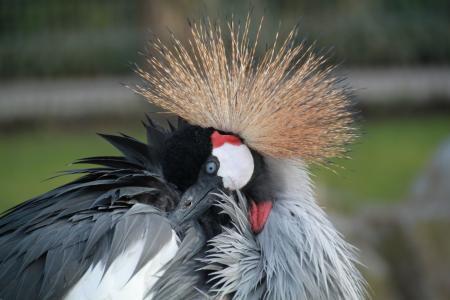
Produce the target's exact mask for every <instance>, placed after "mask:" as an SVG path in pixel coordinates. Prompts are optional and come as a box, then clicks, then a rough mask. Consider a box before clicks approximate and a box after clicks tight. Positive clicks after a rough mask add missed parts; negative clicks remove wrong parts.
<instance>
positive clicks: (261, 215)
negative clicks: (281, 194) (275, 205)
mask: <svg viewBox="0 0 450 300" xmlns="http://www.w3.org/2000/svg"><path fill="white" fill-rule="evenodd" d="M271 210H272V201H262V202H255V201H251V202H250V210H249V213H248V215H249V216H248V218H249V221H250V226H251V228H252V231H253V232H254V233H255V234H258V233H260V232H261V231H262V230H263V228H264V225H265V224H266V222H267V218H268V217H269V214H270V211H271Z"/></svg>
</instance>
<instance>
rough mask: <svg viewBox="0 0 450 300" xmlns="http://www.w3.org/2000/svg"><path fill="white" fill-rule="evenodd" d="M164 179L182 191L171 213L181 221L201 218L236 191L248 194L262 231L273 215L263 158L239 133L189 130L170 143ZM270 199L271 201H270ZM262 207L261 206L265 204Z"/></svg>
mask: <svg viewBox="0 0 450 300" xmlns="http://www.w3.org/2000/svg"><path fill="white" fill-rule="evenodd" d="M165 148H166V152H165V158H164V160H163V173H164V177H165V178H166V179H167V180H168V181H169V182H171V183H173V184H175V185H176V186H177V187H178V189H179V190H180V191H181V192H182V197H181V200H180V202H179V205H178V207H177V209H176V210H175V211H174V212H173V213H172V214H171V218H172V220H173V221H174V222H176V223H179V224H181V223H184V222H186V221H187V220H190V219H195V218H198V217H199V216H201V215H203V214H204V213H205V211H206V210H208V209H209V208H210V207H211V206H212V205H213V204H214V202H215V201H216V200H217V196H218V194H220V193H232V192H234V191H236V190H241V191H244V192H245V193H248V194H249V196H250V197H251V199H252V202H251V203H250V205H251V206H250V208H251V209H250V212H249V221H250V224H251V225H252V227H253V230H254V231H255V232H259V231H260V230H261V229H262V227H263V226H264V223H265V221H266V219H267V217H268V214H269V212H270V208H271V204H268V203H270V202H267V201H263V200H267V199H264V198H266V196H267V193H265V192H264V191H265V190H267V191H268V189H264V186H263V185H261V188H257V187H256V185H258V183H259V181H260V179H261V178H262V177H264V163H263V158H262V156H261V155H259V154H258V153H257V152H255V151H252V150H251V149H250V148H249V147H248V146H247V145H245V142H244V141H243V140H242V139H241V138H240V137H238V136H237V135H233V134H227V133H223V132H219V131H218V130H215V129H212V128H201V127H198V126H185V127H184V128H182V129H180V130H178V131H176V132H175V133H174V134H173V135H172V136H171V137H170V138H169V139H168V140H167V142H166V147H165ZM267 198H270V197H267ZM260 204H261V205H260Z"/></svg>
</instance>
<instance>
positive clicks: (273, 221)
mask: <svg viewBox="0 0 450 300" xmlns="http://www.w3.org/2000/svg"><path fill="white" fill-rule="evenodd" d="M239 30H240V29H239V28H236V27H235V25H234V23H230V24H229V33H230V36H229V38H230V40H231V46H230V50H227V49H226V47H225V42H224V38H223V36H222V34H223V33H222V31H221V29H220V27H219V28H216V27H214V26H213V25H210V24H209V25H206V27H202V26H198V25H193V27H192V35H193V39H192V40H191V43H190V44H189V45H190V47H191V49H186V48H184V46H182V44H181V42H179V41H178V40H176V39H175V40H174V49H172V50H171V49H168V48H167V47H165V46H164V45H162V44H161V43H160V42H159V41H157V42H156V43H155V46H154V48H155V50H156V52H157V56H155V57H151V58H149V59H148V63H149V66H150V69H151V72H146V71H143V70H141V69H139V70H138V73H139V74H140V75H141V76H142V78H143V79H144V80H145V82H146V84H147V86H141V87H137V88H136V91H137V92H138V93H140V94H142V95H144V96H145V97H146V98H148V99H149V101H151V102H153V103H155V104H157V105H159V106H161V107H162V108H164V109H167V110H169V111H170V112H172V113H174V114H176V115H178V116H179V117H180V120H185V122H184V121H183V122H180V123H179V125H178V126H172V125H170V129H168V130H166V129H162V128H160V127H159V126H156V125H153V123H152V122H151V121H149V123H148V124H146V125H145V127H146V129H147V136H148V143H147V144H144V143H141V142H139V141H137V140H135V139H133V138H131V137H129V136H125V135H122V136H109V135H104V137H105V138H106V139H107V140H108V141H109V142H110V143H111V144H113V145H114V146H115V147H116V148H117V149H118V150H119V151H120V152H121V153H122V155H123V156H117V157H105V156H100V157H91V158H86V159H81V160H79V161H78V162H80V163H88V164H94V165H97V166H96V167H92V168H86V169H81V170H75V171H70V172H68V173H69V174H84V175H83V176H81V177H80V178H79V179H76V180H75V181H73V182H71V183H69V184H66V185H64V186H62V187H60V188H57V189H55V190H53V191H51V192H48V193H46V194H44V195H42V196H39V197H37V198H34V199H32V200H29V201H27V202H25V203H23V204H20V205H19V206H17V207H15V208H13V209H11V210H10V211H8V212H6V213H5V214H4V215H3V216H2V217H1V218H0V299H3V298H4V299H61V298H63V299H71V300H72V299H202V298H217V299H227V298H230V299H362V298H363V297H364V293H365V292H364V280H363V279H362V277H361V275H360V273H359V272H358V270H357V268H356V267H355V263H356V258H355V255H354V251H353V248H352V247H351V246H349V245H348V244H347V243H346V242H345V241H344V240H343V239H342V237H341V235H340V234H339V233H338V232H337V231H336V229H335V228H334V227H333V225H332V224H331V223H330V222H329V221H328V219H327V217H326V215H325V213H324V212H323V210H322V209H321V208H320V207H319V206H318V204H317V203H316V201H315V199H314V192H313V187H312V184H311V180H310V177H309V174H308V167H307V166H308V163H312V162H316V163H320V164H323V163H324V162H325V161H326V160H327V159H328V158H330V157H334V156H340V155H342V153H343V151H344V149H345V147H344V146H345V144H347V143H349V142H351V141H352V139H353V136H354V135H353V131H352V128H351V114H350V113H349V112H348V110H347V109H348V99H347V93H346V91H345V89H344V88H342V87H338V86H337V85H336V82H337V79H335V78H334V77H332V76H331V73H330V72H331V71H330V69H324V70H322V69H321V66H322V64H323V59H322V58H316V57H314V56H313V55H312V54H311V53H310V52H309V51H306V52H305V53H304V51H302V50H303V48H302V47H301V46H292V42H293V34H291V35H290V36H289V37H288V39H287V40H286V41H285V42H284V43H282V44H281V46H280V47H279V49H278V50H276V43H275V45H274V46H273V48H271V49H269V50H268V52H267V54H265V55H264V56H263V57H262V59H261V62H260V63H259V64H256V65H255V61H254V60H255V58H254V55H255V49H256V44H255V45H253V46H250V44H249V42H248V35H249V22H247V23H246V24H245V26H244V30H243V32H240V31H239ZM258 33H259V30H258ZM158 55H159V56H158ZM299 56H300V57H299ZM305 57H306V58H305ZM303 58H305V59H304V60H303Z"/></svg>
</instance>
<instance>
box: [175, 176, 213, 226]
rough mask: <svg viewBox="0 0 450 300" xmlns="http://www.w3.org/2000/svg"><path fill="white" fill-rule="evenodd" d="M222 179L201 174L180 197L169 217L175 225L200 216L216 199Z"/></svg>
mask: <svg viewBox="0 0 450 300" xmlns="http://www.w3.org/2000/svg"><path fill="white" fill-rule="evenodd" d="M221 185H222V180H221V179H220V177H218V176H203V177H200V178H199V179H198V181H197V182H196V183H195V184H194V185H192V186H191V187H189V188H188V189H187V190H186V192H184V194H183V195H182V197H181V200H180V202H179V204H178V206H177V208H176V209H175V210H174V211H173V212H172V213H171V215H170V216H169V219H170V220H171V221H172V223H173V224H174V225H176V226H180V225H182V224H183V223H185V222H187V221H190V220H193V219H196V218H198V217H200V216H201V215H202V214H203V213H205V212H206V210H208V208H210V207H211V206H212V205H213V204H214V201H215V200H216V199H217V196H216V195H217V193H218V192H219V191H220V187H221Z"/></svg>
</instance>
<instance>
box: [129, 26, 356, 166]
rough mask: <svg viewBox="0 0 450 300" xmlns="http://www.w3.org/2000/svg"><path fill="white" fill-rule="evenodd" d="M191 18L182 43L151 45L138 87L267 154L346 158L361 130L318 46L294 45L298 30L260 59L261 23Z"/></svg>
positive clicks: (192, 119)
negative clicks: (314, 49) (252, 31)
mask: <svg viewBox="0 0 450 300" xmlns="http://www.w3.org/2000/svg"><path fill="white" fill-rule="evenodd" d="M250 23H251V21H250V20H249V18H247V20H246V22H245V23H244V24H243V25H242V26H240V25H237V24H236V22H234V21H230V22H229V23H227V25H226V26H219V25H213V24H211V21H209V20H208V21H206V22H204V23H193V24H191V28H190V29H191V30H190V37H189V39H188V41H187V43H182V42H181V41H180V40H179V39H177V38H175V37H174V36H172V37H171V45H172V46H171V47H168V46H166V45H165V44H164V43H163V42H162V41H161V40H160V39H156V40H155V41H154V42H153V43H152V44H151V45H150V47H151V50H152V52H153V55H151V56H149V57H147V58H146V61H147V67H148V69H146V70H144V69H143V68H138V69H137V72H138V74H139V75H140V76H141V78H143V79H144V82H145V84H144V85H140V86H137V87H136V88H135V91H136V92H137V93H139V94H141V95H143V96H144V97H145V98H147V99H148V101H150V102H151V103H153V104H155V105H157V106H159V107H161V108H163V109H165V110H167V111H169V112H171V113H174V114H175V115H178V116H180V117H181V118H183V119H185V120H186V121H187V122H189V123H190V124H193V125H198V126H201V127H205V128H206V127H212V128H215V129H218V130H222V131H225V132H231V133H233V134H236V135H239V136H240V137H241V138H242V139H243V140H244V142H245V143H246V144H247V145H248V146H249V147H250V148H252V149H254V150H256V151H258V152H260V153H261V154H263V155H267V156H271V157H275V158H282V159H292V160H299V161H304V162H316V163H323V162H324V161H325V160H327V159H328V158H331V157H339V156H343V154H344V152H345V145H346V144H348V143H349V142H351V141H352V140H353V139H354V137H355V133H354V130H353V128H352V113H351V112H350V111H349V96H348V94H349V93H348V90H347V89H346V88H345V87H343V86H342V85H341V84H339V83H340V79H339V78H337V77H336V76H335V75H334V68H333V67H327V66H325V62H326V59H325V58H324V57H323V56H317V55H314V54H313V53H312V50H311V48H308V47H305V45H304V44H302V43H300V44H297V45H295V43H294V42H295V38H296V31H295V30H292V31H291V32H290V33H289V34H288V35H287V38H286V39H284V41H281V42H280V41H279V38H278V34H277V35H276V37H275V41H274V43H273V44H272V45H271V47H269V48H268V49H267V50H266V51H265V53H264V54H263V55H261V56H259V59H257V56H256V51H257V47H258V39H259V35H260V32H261V28H262V20H261V22H260V24H259V26H258V27H257V30H256V34H255V36H256V37H255V39H254V41H253V42H251V41H250V38H249V36H250V34H249V32H250V27H251V26H250V25H251V24H250Z"/></svg>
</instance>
